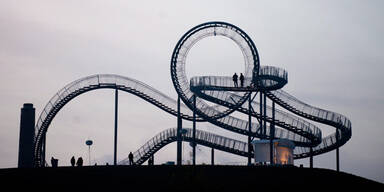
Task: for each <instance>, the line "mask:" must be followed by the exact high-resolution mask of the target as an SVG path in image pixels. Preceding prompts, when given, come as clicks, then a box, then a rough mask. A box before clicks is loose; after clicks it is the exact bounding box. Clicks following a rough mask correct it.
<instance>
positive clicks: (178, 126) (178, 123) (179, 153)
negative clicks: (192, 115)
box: [176, 96, 182, 165]
mask: <svg viewBox="0 0 384 192" xmlns="http://www.w3.org/2000/svg"><path fill="white" fill-rule="evenodd" d="M181 127H182V119H181V113H180V96H178V97H177V133H176V134H177V160H176V164H177V165H181V160H182V157H181V154H182V146H181Z"/></svg>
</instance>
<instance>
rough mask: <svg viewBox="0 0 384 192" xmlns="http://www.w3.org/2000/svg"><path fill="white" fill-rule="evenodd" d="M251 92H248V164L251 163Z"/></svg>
mask: <svg viewBox="0 0 384 192" xmlns="http://www.w3.org/2000/svg"><path fill="white" fill-rule="evenodd" d="M251 97H252V92H250V93H249V97H248V165H251V164H252V155H251V154H252V153H251V151H252V144H251V142H252V138H251V134H252V113H251V109H252V106H251V103H252V98H251Z"/></svg>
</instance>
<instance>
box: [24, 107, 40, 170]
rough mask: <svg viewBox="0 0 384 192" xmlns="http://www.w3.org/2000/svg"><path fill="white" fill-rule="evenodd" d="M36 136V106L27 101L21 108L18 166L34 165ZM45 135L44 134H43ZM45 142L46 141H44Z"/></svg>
mask: <svg viewBox="0 0 384 192" xmlns="http://www.w3.org/2000/svg"><path fill="white" fill-rule="evenodd" d="M34 137H35V108H34V107H33V104H31V103H25V104H24V105H23V108H21V115H20V134H19V158H18V167H19V168H22V167H33V165H34V150H33V148H34ZM43 137H44V135H43ZM43 144H44V142H43Z"/></svg>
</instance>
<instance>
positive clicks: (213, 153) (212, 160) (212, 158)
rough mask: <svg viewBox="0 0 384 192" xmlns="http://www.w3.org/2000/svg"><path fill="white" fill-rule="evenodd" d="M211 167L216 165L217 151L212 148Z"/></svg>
mask: <svg viewBox="0 0 384 192" xmlns="http://www.w3.org/2000/svg"><path fill="white" fill-rule="evenodd" d="M211 165H215V149H214V148H211Z"/></svg>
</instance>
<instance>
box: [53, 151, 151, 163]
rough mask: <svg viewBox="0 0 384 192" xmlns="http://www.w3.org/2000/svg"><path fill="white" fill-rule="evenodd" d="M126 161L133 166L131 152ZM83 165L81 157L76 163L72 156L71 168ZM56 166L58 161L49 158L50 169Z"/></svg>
mask: <svg viewBox="0 0 384 192" xmlns="http://www.w3.org/2000/svg"><path fill="white" fill-rule="evenodd" d="M128 159H129V165H134V162H133V153H132V152H130V153H129V155H128ZM150 160H152V159H150ZM152 161H153V160H152ZM83 163H84V161H83V158H82V157H79V158H78V159H77V161H76V159H75V156H72V158H71V166H72V167H75V165H76V166H77V167H82V166H83ZM149 163H151V162H149ZM58 164H59V160H58V159H55V158H54V157H52V158H51V165H52V167H58ZM151 164H153V163H151ZM96 165H97V164H95V166H96ZM106 165H108V163H107V164H106Z"/></svg>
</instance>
